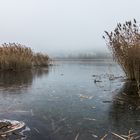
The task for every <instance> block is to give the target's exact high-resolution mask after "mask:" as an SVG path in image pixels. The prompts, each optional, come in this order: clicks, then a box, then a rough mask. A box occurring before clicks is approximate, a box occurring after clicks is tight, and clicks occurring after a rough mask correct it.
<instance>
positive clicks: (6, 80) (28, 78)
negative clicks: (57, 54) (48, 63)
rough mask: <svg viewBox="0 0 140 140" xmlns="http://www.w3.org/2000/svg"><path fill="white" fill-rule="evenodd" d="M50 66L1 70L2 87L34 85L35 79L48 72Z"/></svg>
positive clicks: (0, 83)
mask: <svg viewBox="0 0 140 140" xmlns="http://www.w3.org/2000/svg"><path fill="white" fill-rule="evenodd" d="M48 72H49V68H38V69H33V70H26V71H21V72H15V71H5V72H4V71H3V72H0V88H1V89H4V90H8V89H11V88H12V89H13V88H18V89H20V88H23V87H26V88H27V87H29V86H31V85H32V82H33V79H35V78H36V77H41V76H43V75H44V74H45V75H46V74H48Z"/></svg>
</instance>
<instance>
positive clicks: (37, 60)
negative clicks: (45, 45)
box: [33, 53, 50, 66]
mask: <svg viewBox="0 0 140 140" xmlns="http://www.w3.org/2000/svg"><path fill="white" fill-rule="evenodd" d="M49 61H50V59H49V56H48V55H47V54H42V53H35V54H34V56H33V65H34V66H48V64H49Z"/></svg>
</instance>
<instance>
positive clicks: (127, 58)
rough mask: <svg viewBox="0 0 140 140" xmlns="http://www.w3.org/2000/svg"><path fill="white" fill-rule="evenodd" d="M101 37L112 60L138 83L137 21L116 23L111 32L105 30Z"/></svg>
mask: <svg viewBox="0 0 140 140" xmlns="http://www.w3.org/2000/svg"><path fill="white" fill-rule="evenodd" d="M103 38H104V39H105V40H106V43H107V45H108V47H109V49H110V50H111V52H112V54H113V58H114V60H116V61H117V62H118V63H119V65H120V66H121V67H122V69H123V70H124V72H125V74H126V76H127V77H128V79H130V80H135V81H137V84H138V88H139V85H140V84H139V83H140V28H139V25H138V24H137V21H136V20H135V19H134V20H133V21H126V22H125V23H124V24H121V23H118V24H117V27H116V28H115V30H114V31H112V32H110V33H109V32H107V31H105V36H103Z"/></svg>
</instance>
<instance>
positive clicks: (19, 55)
mask: <svg viewBox="0 0 140 140" xmlns="http://www.w3.org/2000/svg"><path fill="white" fill-rule="evenodd" d="M48 61H49V57H48V56H47V57H46V55H45V56H44V55H43V54H40V55H38V54H34V53H33V51H32V50H31V48H28V47H26V46H24V45H21V44H16V43H9V44H6V43H4V44H2V45H0V70H14V71H17V70H24V69H27V68H32V67H33V65H39V66H41V65H43V66H44V64H46V65H47V64H48ZM35 62H37V63H35Z"/></svg>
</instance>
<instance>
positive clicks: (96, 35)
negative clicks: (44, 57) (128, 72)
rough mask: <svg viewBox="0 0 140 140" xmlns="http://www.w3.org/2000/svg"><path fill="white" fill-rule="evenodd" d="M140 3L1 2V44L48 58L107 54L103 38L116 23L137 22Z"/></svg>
mask: <svg viewBox="0 0 140 140" xmlns="http://www.w3.org/2000/svg"><path fill="white" fill-rule="evenodd" d="M139 5H140V1H139V0H135V1H133V0H129V1H128V0H116V1H115V0H104V1H103V0H11V1H9V0H0V43H4V42H19V43H21V44H25V45H26V46H29V47H31V48H32V49H33V50H35V51H41V52H47V53H48V54H50V55H55V54H58V53H59V52H64V53H66V52H68V53H69V52H78V51H79V50H80V51H86V50H87V51H95V50H97V51H100V50H102V51H104V50H105V51H106V50H107V47H106V45H105V42H104V40H103V39H102V35H103V32H104V30H112V29H114V27H115V26H116V24H117V22H124V21H125V20H131V19H133V18H136V19H137V21H138V22H139V21H140V16H139V13H140V8H139Z"/></svg>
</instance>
